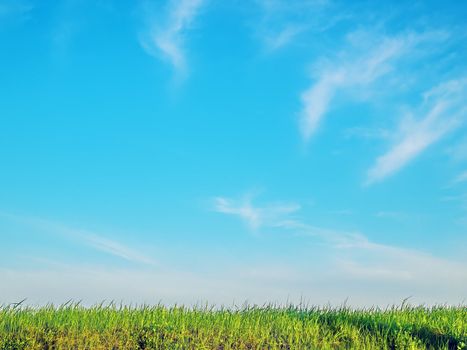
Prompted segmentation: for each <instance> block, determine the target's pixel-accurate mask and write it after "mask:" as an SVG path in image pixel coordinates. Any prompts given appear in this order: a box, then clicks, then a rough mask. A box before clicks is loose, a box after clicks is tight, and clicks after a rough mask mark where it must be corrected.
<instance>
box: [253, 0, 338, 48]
mask: <svg viewBox="0 0 467 350" xmlns="http://www.w3.org/2000/svg"><path fill="white" fill-rule="evenodd" d="M256 3H257V4H258V6H259V9H260V15H259V20H257V21H255V24H254V27H255V31H256V33H257V36H258V37H259V39H260V40H261V41H262V42H263V43H264V45H265V47H266V49H267V50H268V51H276V50H279V49H281V48H283V47H286V46H287V45H289V44H291V43H292V42H293V41H294V40H296V39H297V37H298V36H300V35H301V34H304V33H306V32H310V31H312V32H315V33H319V32H323V31H325V30H326V29H329V28H331V27H332V26H334V25H335V24H336V23H338V22H339V21H340V20H342V19H343V18H345V17H346V16H344V15H342V14H340V13H339V14H336V13H331V11H332V10H331V8H332V6H331V5H332V1H329V0H300V1H293V2H290V1H284V0H257V1H256Z"/></svg>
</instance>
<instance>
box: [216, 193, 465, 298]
mask: <svg viewBox="0 0 467 350" xmlns="http://www.w3.org/2000/svg"><path fill="white" fill-rule="evenodd" d="M276 203H277V202H276ZM275 205H276V204H274V203H266V204H263V205H259V206H255V205H253V204H252V203H251V202H249V203H248V210H245V211H244V210H243V209H244V208H245V206H244V205H241V204H238V203H237V204H236V205H234V204H233V201H231V200H228V199H225V198H223V199H221V200H220V201H218V203H217V207H218V209H219V210H216V211H219V212H221V213H224V214H228V215H232V214H233V215H236V216H238V217H239V219H241V220H246V221H247V222H248V221H249V220H251V218H252V217H253V218H255V220H254V221H253V222H254V223H257V221H256V219H257V218H258V217H260V214H259V213H261V212H262V211H263V208H275ZM285 208H287V207H285ZM293 209H294V210H291V209H290V210H288V209H285V210H282V209H279V210H273V212H274V213H280V215H271V216H272V217H273V219H272V220H268V221H265V222H264V225H265V226H266V225H267V226H270V227H275V228H277V229H282V230H283V232H284V234H288V235H290V237H294V238H295V239H301V240H303V243H302V244H309V246H310V251H312V250H313V246H315V245H316V244H317V243H318V244H319V246H320V250H323V251H326V254H327V256H328V259H329V260H328V261H322V262H321V263H320V264H322V265H320V266H321V267H322V270H323V269H324V270H325V271H326V274H331V275H332V276H333V277H332V278H333V279H335V280H341V281H345V282H344V283H345V284H346V285H347V286H350V285H354V284H355V285H358V286H359V287H362V286H363V285H364V286H365V290H369V289H372V290H374V291H381V288H383V289H384V288H386V287H388V286H390V287H391V288H393V289H394V288H395V289H397V290H398V293H400V295H402V297H407V296H408V295H414V296H415V298H416V299H418V300H432V301H433V300H436V298H438V297H437V296H436V295H444V296H445V295H447V290H448V288H442V287H441V288H440V287H439V286H440V285H449V286H450V287H449V288H451V287H452V288H451V289H450V290H451V291H455V292H454V293H455V294H456V295H457V298H460V297H461V296H462V295H463V293H464V292H465V291H466V287H465V286H467V273H466V272H465V271H467V268H466V266H467V265H466V261H459V260H455V259H446V258H442V257H437V256H434V255H432V254H428V253H425V252H423V251H419V250H416V249H412V248H404V247H399V246H396V245H390V244H380V243H377V242H374V241H372V240H371V239H369V238H368V237H367V236H366V235H364V234H362V233H360V232H358V231H345V230H344V231H343V230H335V229H332V228H331V229H329V228H324V227H319V226H314V225H312V224H309V223H307V222H306V221H304V220H302V219H301V217H300V216H299V213H298V211H299V205H296V206H295V207H294V208H293ZM251 213H256V214H257V215H251ZM307 241H308V243H307ZM301 261H302V264H303V265H304V266H307V264H309V263H310V261H307V259H304V260H301ZM324 265H326V267H325V268H324V267H323V266H324ZM426 266H430V270H429V271H428V270H427V269H426ZM323 278H325V277H324V276H323V275H320V274H315V275H313V277H312V279H313V280H314V281H316V280H322V279H323ZM299 279H301V281H302V283H305V284H306V283H307V282H305V281H306V280H307V279H306V278H304V277H303V276H301V277H299ZM302 285H303V284H302ZM385 286H386V287H385ZM427 288H428V289H427ZM427 290H429V291H430V292H426V291H427ZM378 293H379V292H378ZM430 298H431V299H430ZM386 300H387V299H386ZM396 300H397V299H396ZM458 300H460V299H458ZM438 302H439V300H438Z"/></svg>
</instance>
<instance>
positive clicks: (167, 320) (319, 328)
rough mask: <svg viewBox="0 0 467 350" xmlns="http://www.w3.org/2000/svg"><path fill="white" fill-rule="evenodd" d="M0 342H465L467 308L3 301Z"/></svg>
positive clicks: (154, 345)
mask: <svg viewBox="0 0 467 350" xmlns="http://www.w3.org/2000/svg"><path fill="white" fill-rule="evenodd" d="M0 349H1V350H13V349H15V350H16V349H24V350H33V349H34V350H35V349H37V350H39V349H90V350H99V349H114V350H116V349H132V350H134V349H216V350H227V349H271V350H272V349H457V350H460V349H467V307H465V306H457V307H452V306H436V307H424V306H418V307H414V306H408V305H402V306H397V307H396V306H394V307H390V308H386V309H379V308H369V309H351V308H348V307H340V308H331V307H324V308H322V307H321V308H318V307H309V306H307V307H305V306H287V307H279V306H274V305H270V306H263V307H259V306H243V307H239V308H228V309H227V308H214V307H193V308H187V307H182V306H174V307H165V306H163V305H156V306H144V305H143V306H137V307H131V306H124V305H115V304H114V303H111V304H110V305H105V306H104V305H97V306H94V307H83V306H80V305H79V304H66V305H62V306H57V307H55V306H52V305H50V306H45V307H38V308H33V307H26V306H22V305H19V304H13V305H8V306H3V307H1V308H0Z"/></svg>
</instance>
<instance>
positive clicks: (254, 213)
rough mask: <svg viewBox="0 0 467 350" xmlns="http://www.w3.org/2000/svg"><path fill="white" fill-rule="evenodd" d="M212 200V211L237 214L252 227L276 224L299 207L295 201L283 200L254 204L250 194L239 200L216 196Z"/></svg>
mask: <svg viewBox="0 0 467 350" xmlns="http://www.w3.org/2000/svg"><path fill="white" fill-rule="evenodd" d="M213 201H214V205H213V210H214V211H216V212H218V213H223V214H228V215H234V216H237V217H239V218H240V219H241V220H242V221H243V222H245V223H246V224H247V225H248V226H249V227H250V228H252V229H258V228H260V227H261V226H274V225H277V223H278V222H280V221H282V220H283V219H284V218H285V217H288V216H289V215H290V214H292V213H294V212H296V211H298V210H299V209H300V206H299V205H298V204H296V203H283V202H280V203H269V204H267V205H265V206H254V205H253V203H252V198H251V196H245V197H244V198H243V199H240V200H235V199H230V198H226V197H216V198H214V200H213Z"/></svg>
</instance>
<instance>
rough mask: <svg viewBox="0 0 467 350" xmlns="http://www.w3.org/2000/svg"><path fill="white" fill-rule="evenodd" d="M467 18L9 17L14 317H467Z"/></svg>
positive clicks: (178, 8) (5, 78)
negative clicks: (192, 307)
mask: <svg viewBox="0 0 467 350" xmlns="http://www.w3.org/2000/svg"><path fill="white" fill-rule="evenodd" d="M466 17H467V4H464V3H462V2H441V1H400V2H397V4H395V3H394V2H392V1H386V2H383V1H381V2H378V3H377V4H376V3H375V2H370V1H354V2H348V1H347V2H346V1H334V0H297V1H292V2H291V1H285V0H284V1H283V0H251V1H250V0H249V1H236V0H226V1H213V0H164V1H162V0H155V1H149V0H148V1H111V0H100V1H90V0H62V1H59V0H57V1H48V2H43V1H33V0H30V1H27V0H0V77H1V80H0V82H1V83H0V237H1V241H0V242H1V244H0V281H1V283H0V303H9V302H14V301H18V300H21V299H23V298H28V302H30V303H32V304H40V303H46V302H55V303H60V302H65V301H67V300H69V299H70V298H72V299H76V300H83V302H85V303H88V304H91V303H94V302H99V301H102V300H104V299H106V300H111V299H114V300H121V301H124V302H132V303H139V302H149V303H151V302H158V301H163V302H165V303H175V302H178V303H187V304H191V303H196V302H206V301H207V302H210V303H216V304H221V303H222V304H226V305H230V304H232V303H233V302H236V303H241V302H244V301H249V302H253V303H263V302H281V303H283V302H287V301H299V300H301V299H304V300H306V301H308V302H310V303H313V304H326V303H328V302H329V303H331V304H334V305H339V304H340V303H342V302H343V301H344V300H346V299H347V303H348V304H350V305H356V306H368V305H387V304H391V303H399V302H400V301H401V300H402V299H404V298H406V297H411V299H410V300H411V301H412V302H413V303H428V304H433V303H445V302H447V303H452V304H457V303H462V302H465V296H466V295H467V254H466V251H467V235H466V230H467V134H466V130H467V125H466V122H467V102H466V101H467V64H466V62H467V24H466V23H465V18H466Z"/></svg>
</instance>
